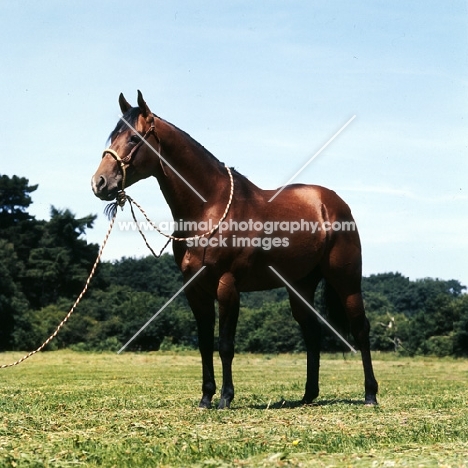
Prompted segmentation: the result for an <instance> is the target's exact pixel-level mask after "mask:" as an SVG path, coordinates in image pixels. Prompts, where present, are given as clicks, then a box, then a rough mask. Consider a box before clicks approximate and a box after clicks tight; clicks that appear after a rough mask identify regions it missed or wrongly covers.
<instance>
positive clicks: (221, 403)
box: [218, 398, 231, 409]
mask: <svg viewBox="0 0 468 468" xmlns="http://www.w3.org/2000/svg"><path fill="white" fill-rule="evenodd" d="M230 406H231V402H230V401H229V400H226V398H221V400H219V405H218V409H229V408H230Z"/></svg>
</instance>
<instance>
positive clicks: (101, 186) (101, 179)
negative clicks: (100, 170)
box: [96, 176, 107, 192]
mask: <svg viewBox="0 0 468 468" xmlns="http://www.w3.org/2000/svg"><path fill="white" fill-rule="evenodd" d="M106 185H107V179H106V178H105V177H104V176H100V177H99V180H98V183H97V185H96V187H97V189H98V190H99V191H100V192H101V191H102V190H103V189H104V188H106Z"/></svg>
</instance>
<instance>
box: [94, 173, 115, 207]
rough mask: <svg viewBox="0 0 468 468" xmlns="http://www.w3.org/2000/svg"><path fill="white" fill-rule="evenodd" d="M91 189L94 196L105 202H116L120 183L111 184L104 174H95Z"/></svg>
mask: <svg viewBox="0 0 468 468" xmlns="http://www.w3.org/2000/svg"><path fill="white" fill-rule="evenodd" d="M91 188H92V189H93V193H94V195H96V197H98V198H99V199H101V200H104V201H111V200H114V199H115V198H116V197H117V193H118V192H119V187H118V183H116V182H114V183H109V180H108V178H107V177H106V176H105V175H102V174H101V175H99V174H94V176H93V177H92V179H91Z"/></svg>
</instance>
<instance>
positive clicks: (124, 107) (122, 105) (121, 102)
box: [119, 93, 132, 114]
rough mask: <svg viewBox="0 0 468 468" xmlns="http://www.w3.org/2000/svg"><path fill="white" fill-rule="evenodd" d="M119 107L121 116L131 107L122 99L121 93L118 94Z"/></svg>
mask: <svg viewBox="0 0 468 468" xmlns="http://www.w3.org/2000/svg"><path fill="white" fill-rule="evenodd" d="M119 105H120V110H121V111H122V114H125V112H127V111H128V110H129V109H131V108H132V106H131V105H130V104H129V103H128V101H127V100H126V99H125V98H124V95H123V93H120V96H119Z"/></svg>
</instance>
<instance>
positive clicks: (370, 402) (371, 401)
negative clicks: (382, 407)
mask: <svg viewBox="0 0 468 468" xmlns="http://www.w3.org/2000/svg"><path fill="white" fill-rule="evenodd" d="M364 404H365V405H366V406H377V405H378V403H377V397H376V396H375V395H369V396H366V399H365V400H364Z"/></svg>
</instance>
